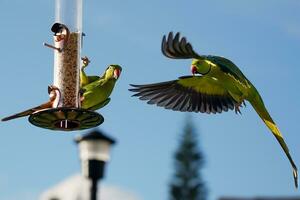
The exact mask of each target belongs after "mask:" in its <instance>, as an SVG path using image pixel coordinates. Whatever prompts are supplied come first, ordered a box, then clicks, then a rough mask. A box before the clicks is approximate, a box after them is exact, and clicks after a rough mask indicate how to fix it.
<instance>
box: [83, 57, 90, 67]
mask: <svg viewBox="0 0 300 200" xmlns="http://www.w3.org/2000/svg"><path fill="white" fill-rule="evenodd" d="M81 60H82V67H81V68H82V69H84V68H86V67H87V66H88V65H89V63H90V62H91V61H90V59H89V58H88V57H87V56H84V57H82V58H81Z"/></svg>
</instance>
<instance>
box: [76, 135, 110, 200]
mask: <svg viewBox="0 0 300 200" xmlns="http://www.w3.org/2000/svg"><path fill="white" fill-rule="evenodd" d="M75 141H76V143H77V144H78V145H79V157H80V160H81V171H82V175H83V176H84V177H86V178H88V179H90V180H91V183H92V185H91V191H90V199H91V200H96V199H97V182H98V180H100V179H102V178H103V177H104V168H105V164H106V162H108V161H109V159H110V155H109V152H110V147H111V145H113V144H114V143H115V140H113V139H112V138H110V137H108V136H106V135H105V134H103V133H102V132H101V131H99V130H94V131H92V132H89V133H87V134H85V135H82V136H79V137H77V138H76V139H75Z"/></svg>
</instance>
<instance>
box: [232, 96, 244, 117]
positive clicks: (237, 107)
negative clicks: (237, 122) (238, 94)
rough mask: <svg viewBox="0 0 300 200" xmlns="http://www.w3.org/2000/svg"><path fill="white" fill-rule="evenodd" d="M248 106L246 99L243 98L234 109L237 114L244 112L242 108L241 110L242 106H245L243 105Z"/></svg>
mask: <svg viewBox="0 0 300 200" xmlns="http://www.w3.org/2000/svg"><path fill="white" fill-rule="evenodd" d="M242 104H243V105H244V106H245V107H246V103H245V101H244V100H243V101H242V102H240V103H236V104H235V105H234V111H235V114H240V115H241V114H242V112H241V110H240V108H241V107H243V105H242Z"/></svg>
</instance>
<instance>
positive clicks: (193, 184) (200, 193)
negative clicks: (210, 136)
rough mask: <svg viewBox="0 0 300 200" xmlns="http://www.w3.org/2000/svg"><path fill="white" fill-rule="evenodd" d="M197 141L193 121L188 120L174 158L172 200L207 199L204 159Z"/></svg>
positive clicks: (171, 186) (171, 187)
mask: <svg viewBox="0 0 300 200" xmlns="http://www.w3.org/2000/svg"><path fill="white" fill-rule="evenodd" d="M197 140H198V135H197V134H196V133H195V129H194V127H193V125H192V123H191V120H187V123H186V125H185V128H184V132H183V135H182V137H181V139H180V144H179V147H178V149H177V151H176V153H175V156H174V158H175V174H174V177H173V180H172V183H171V184H170V200H205V199H206V196H207V192H206V187H205V184H204V181H203V180H202V176H201V173H200V170H201V168H202V167H203V164H204V158H203V155H202V153H201V151H200V150H199V147H198V141H197Z"/></svg>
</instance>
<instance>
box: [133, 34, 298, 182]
mask: <svg viewBox="0 0 300 200" xmlns="http://www.w3.org/2000/svg"><path fill="white" fill-rule="evenodd" d="M161 49H162V53H163V54H164V55H165V56H166V57H168V58H172V59H192V64H191V72H192V74H193V75H192V76H182V77H179V78H178V79H177V80H172V81H166V82H160V83H153V84H145V85H131V86H132V87H134V88H132V89H129V90H130V91H133V92H136V93H135V94H134V95H133V96H137V97H139V99H141V100H146V101H147V103H148V104H156V105H157V106H160V107H164V108H166V109H172V110H174V111H182V112H201V113H208V114H209V113H214V114H215V113H221V112H222V111H228V110H229V109H230V110H233V109H235V112H236V113H240V106H241V105H242V104H245V102H244V101H245V100H247V101H249V102H250V104H251V105H252V106H253V108H254V109H255V111H256V112H257V114H258V115H259V116H260V118H261V119H262V120H263V122H264V123H265V124H266V126H267V127H268V128H269V129H270V130H271V132H272V133H273V135H274V136H275V138H276V139H277V141H278V142H279V144H280V146H281V147H282V149H283V150H284V152H285V154H286V156H287V157H288V159H289V161H290V163H291V165H292V168H293V176H294V181H295V185H296V187H298V172H297V167H296V165H295V163H294V161H293V159H292V157H291V155H290V153H289V149H288V147H287V145H286V143H285V141H284V139H283V137H282V135H281V133H280V131H279V129H278V127H277V125H276V124H275V122H274V121H273V119H272V118H271V116H270V114H269V113H268V111H267V109H266V107H265V105H264V102H263V100H262V98H261V96H260V94H259V93H258V91H257V90H256V88H255V87H254V86H253V84H252V83H251V82H250V81H249V80H248V79H247V78H246V76H245V75H244V74H243V73H242V72H241V71H240V69H239V68H238V67H237V66H236V65H235V64H234V63H233V62H231V61H230V60H228V59H226V58H223V57H220V56H212V55H199V54H198V53H196V52H195V51H194V50H193V47H192V45H191V44H190V43H189V42H188V41H187V40H186V38H185V37H182V38H180V34H179V33H177V34H176V35H175V37H174V36H173V33H172V32H170V33H169V35H168V37H166V36H164V37H163V40H162V46H161Z"/></svg>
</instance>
